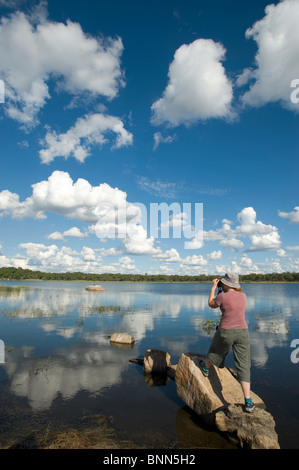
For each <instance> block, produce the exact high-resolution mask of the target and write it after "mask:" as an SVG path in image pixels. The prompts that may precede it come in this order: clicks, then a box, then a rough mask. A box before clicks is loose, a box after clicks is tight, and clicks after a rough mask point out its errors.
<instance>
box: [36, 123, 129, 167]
mask: <svg viewBox="0 0 299 470" xmlns="http://www.w3.org/2000/svg"><path fill="white" fill-rule="evenodd" d="M110 133H114V134H115V135H116V139H115V143H114V145H113V147H114V148H120V147H123V146H127V145H131V144H132V142H133V135H132V134H131V133H130V132H128V131H126V130H125V129H124V125H123V122H122V121H121V120H120V119H119V118H117V117H114V116H109V115H103V114H89V115H87V116H84V117H83V118H79V119H78V120H77V122H76V123H75V125H74V126H73V127H71V128H70V129H69V130H68V131H67V132H66V133H64V134H58V135H57V134H56V132H55V131H50V130H48V132H47V134H46V137H45V139H44V140H43V141H42V144H43V145H44V146H46V148H45V149H42V150H40V152H39V155H40V158H41V161H42V163H50V162H51V161H53V160H54V158H55V157H64V158H65V159H67V158H69V157H71V156H72V157H74V158H75V159H77V160H79V161H80V162H83V161H84V160H85V158H86V157H87V156H88V155H89V154H90V146H91V145H100V146H102V145H104V144H106V143H107V142H108V139H107V138H106V137H105V136H106V135H107V134H110Z"/></svg>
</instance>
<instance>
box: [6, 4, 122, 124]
mask: <svg viewBox="0 0 299 470" xmlns="http://www.w3.org/2000/svg"><path fill="white" fill-rule="evenodd" d="M122 52H123V44H122V40H121V39H120V38H119V37H117V38H114V39H113V38H103V37H96V38H95V37H91V36H90V35H87V34H85V33H84V32H83V30H82V28H81V26H80V24H78V23H73V22H72V21H70V20H68V21H67V22H66V24H64V23H58V22H54V21H50V20H48V19H47V18H46V15H45V13H44V14H43V15H42V14H41V12H40V13H39V15H35V16H34V15H31V16H29V15H28V16H26V15H25V14H24V13H23V12H20V11H18V12H16V13H13V14H12V15H10V16H9V17H3V18H2V19H1V22H0V73H1V77H2V79H3V80H4V81H5V85H6V90H5V91H6V106H5V109H6V111H7V113H8V115H9V116H10V117H11V118H13V119H15V120H17V121H18V122H20V123H21V124H22V125H24V126H25V127H26V128H31V127H33V126H35V125H36V124H37V123H38V113H39V111H40V109H41V108H43V106H44V105H45V103H46V102H47V100H49V99H50V92H49V86H48V82H49V80H50V79H55V81H56V90H63V91H66V92H68V93H70V94H75V95H77V96H78V95H80V94H84V93H88V94H89V95H91V96H93V97H97V96H101V97H104V98H106V99H108V100H111V99H113V98H115V97H116V96H117V95H118V92H119V89H120V88H122V87H123V86H124V77H123V72H122V70H121V64H120V58H121V55H122Z"/></svg>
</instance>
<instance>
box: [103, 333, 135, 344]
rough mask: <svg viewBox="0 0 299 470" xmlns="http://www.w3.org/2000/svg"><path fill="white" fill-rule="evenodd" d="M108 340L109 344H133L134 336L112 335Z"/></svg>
mask: <svg viewBox="0 0 299 470" xmlns="http://www.w3.org/2000/svg"><path fill="white" fill-rule="evenodd" d="M109 338H110V342H111V343H121V344H133V343H134V341H135V338H134V336H131V335H128V334H126V333H112V335H110V336H109Z"/></svg>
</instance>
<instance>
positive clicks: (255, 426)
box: [215, 405, 280, 449]
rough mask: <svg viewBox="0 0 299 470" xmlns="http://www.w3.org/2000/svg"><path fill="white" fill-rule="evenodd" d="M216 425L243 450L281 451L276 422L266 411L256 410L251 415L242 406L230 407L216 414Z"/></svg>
mask: <svg viewBox="0 0 299 470" xmlns="http://www.w3.org/2000/svg"><path fill="white" fill-rule="evenodd" d="M215 425H216V427H217V428H218V429H219V431H221V432H224V433H226V434H228V435H229V437H230V438H231V440H235V441H236V442H237V443H238V444H239V445H240V447H241V448H243V449H280V446H279V443H278V436H277V434H276V431H275V421H274V419H273V416H271V414H270V413H268V412H267V411H266V410H262V409H260V408H256V409H255V410H254V412H253V413H250V414H249V413H244V411H243V409H242V407H241V406H236V405H229V406H228V407H227V409H226V410H224V411H219V412H218V413H216V415H215Z"/></svg>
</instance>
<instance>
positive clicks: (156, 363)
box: [143, 349, 170, 375]
mask: <svg viewBox="0 0 299 470" xmlns="http://www.w3.org/2000/svg"><path fill="white" fill-rule="evenodd" d="M168 367H170V355H169V354H168V352H165V351H160V349H148V350H147V351H146V353H145V355H144V360H143V370H144V372H145V374H157V375H159V374H160V375H163V374H165V375H166V374H167V368H168Z"/></svg>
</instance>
